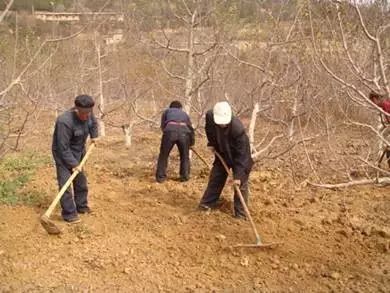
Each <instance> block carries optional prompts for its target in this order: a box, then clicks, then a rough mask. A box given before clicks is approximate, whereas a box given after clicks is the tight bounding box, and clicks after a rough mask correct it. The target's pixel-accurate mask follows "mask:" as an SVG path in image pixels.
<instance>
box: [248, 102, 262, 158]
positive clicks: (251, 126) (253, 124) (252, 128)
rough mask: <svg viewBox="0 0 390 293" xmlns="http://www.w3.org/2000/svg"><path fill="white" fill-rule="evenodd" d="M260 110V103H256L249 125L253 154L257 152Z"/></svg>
mask: <svg viewBox="0 0 390 293" xmlns="http://www.w3.org/2000/svg"><path fill="white" fill-rule="evenodd" d="M259 108H260V107H259V102H256V104H255V105H254V107H253V110H252V116H251V122H250V124H249V144H250V148H251V153H252V154H253V153H254V152H255V151H256V150H255V127H256V119H257V114H258V113H259Z"/></svg>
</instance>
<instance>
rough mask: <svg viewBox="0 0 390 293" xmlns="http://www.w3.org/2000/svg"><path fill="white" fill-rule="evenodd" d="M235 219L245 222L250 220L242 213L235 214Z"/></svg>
mask: <svg viewBox="0 0 390 293" xmlns="http://www.w3.org/2000/svg"><path fill="white" fill-rule="evenodd" d="M234 218H236V219H237V220H244V221H246V220H248V218H247V217H246V215H244V214H241V213H236V214H234Z"/></svg>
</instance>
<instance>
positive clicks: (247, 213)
mask: <svg viewBox="0 0 390 293" xmlns="http://www.w3.org/2000/svg"><path fill="white" fill-rule="evenodd" d="M215 155H216V156H217V157H218V159H219V160H220V161H221V163H222V165H223V167H224V168H225V170H226V172H227V173H228V175H229V176H231V177H233V174H232V172H231V171H230V169H229V167H228V165H227V164H226V162H225V160H224V159H223V158H222V156H221V155H220V154H219V153H218V152H215ZM233 185H234V189H235V191H236V192H237V194H238V197H239V199H240V201H241V204H242V206H243V208H244V211H245V214H246V215H247V217H248V219H249V222H250V223H251V226H252V230H253V233H255V237H256V244H260V243H261V239H260V235H259V233H258V232H257V229H256V226H255V223H254V222H253V219H252V216H251V214H250V212H249V209H248V206H247V205H246V203H245V200H244V197H243V196H242V193H241V190H240V188H239V187H238V186H237V185H236V184H233Z"/></svg>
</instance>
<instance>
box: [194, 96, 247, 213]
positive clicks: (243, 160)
mask: <svg viewBox="0 0 390 293" xmlns="http://www.w3.org/2000/svg"><path fill="white" fill-rule="evenodd" d="M205 128H206V135H207V139H208V144H207V146H208V147H209V148H210V150H211V151H212V152H218V153H219V154H220V155H221V156H222V157H223V159H224V160H225V162H226V163H227V165H228V167H229V168H231V169H232V170H233V177H234V184H236V185H238V186H239V188H240V190H241V193H242V195H243V197H244V199H245V202H247V201H248V196H249V190H248V179H249V173H250V171H251V169H252V165H253V160H252V157H251V152H250V145H249V138H248V135H247V134H246V133H245V128H244V125H243V124H242V123H241V121H240V120H239V119H238V118H237V117H235V116H234V115H233V113H232V109H231V107H230V105H229V103H228V102H226V101H222V102H218V103H216V104H215V105H214V108H213V109H212V110H209V111H208V112H207V113H206V127H205ZM227 177H228V174H227V172H226V170H225V169H224V167H223V165H222V163H221V162H220V160H219V159H218V158H217V157H216V156H215V159H214V163H213V167H212V169H211V172H210V176H209V182H208V185H207V188H206V190H205V192H204V194H203V197H202V199H201V201H200V203H199V209H200V210H210V209H213V208H217V207H218V206H219V197H220V195H221V192H222V189H223V187H224V186H225V183H226V180H227ZM234 216H235V217H236V218H246V215H245V211H244V208H243V207H242V204H241V202H240V199H239V197H238V194H236V193H235V194H234Z"/></svg>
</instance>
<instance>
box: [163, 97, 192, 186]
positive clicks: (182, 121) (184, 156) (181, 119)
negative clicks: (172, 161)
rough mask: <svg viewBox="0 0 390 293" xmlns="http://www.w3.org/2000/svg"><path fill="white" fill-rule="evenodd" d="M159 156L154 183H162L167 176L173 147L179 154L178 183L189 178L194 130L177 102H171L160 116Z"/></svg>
mask: <svg viewBox="0 0 390 293" xmlns="http://www.w3.org/2000/svg"><path fill="white" fill-rule="evenodd" d="M161 130H162V131H163V136H162V139H161V146H160V155H159V156H158V162H157V171H156V181H157V182H159V183H162V182H164V181H165V179H166V177H167V175H166V170H167V165H168V157H169V153H170V152H171V150H172V148H173V147H174V145H177V148H178V149H179V154H180V181H187V180H188V179H189V178H190V158H189V152H190V146H193V145H194V143H195V135H194V129H193V128H192V124H191V120H190V117H189V116H188V114H187V113H186V112H184V111H183V110H182V104H181V103H180V102H179V101H173V102H171V104H170V105H169V108H168V109H166V110H165V111H164V112H163V114H162V116H161Z"/></svg>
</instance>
